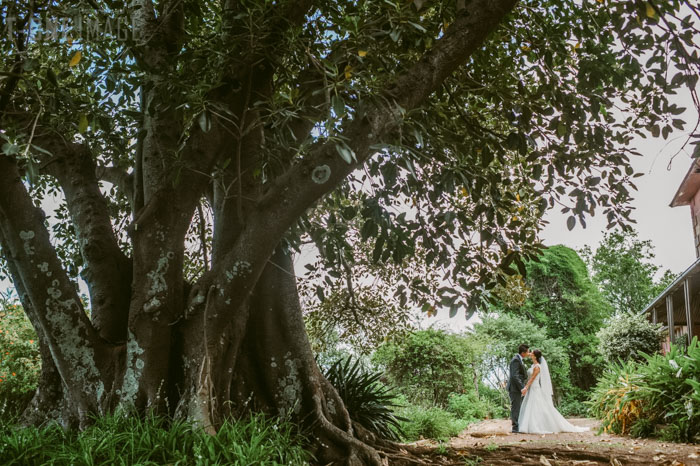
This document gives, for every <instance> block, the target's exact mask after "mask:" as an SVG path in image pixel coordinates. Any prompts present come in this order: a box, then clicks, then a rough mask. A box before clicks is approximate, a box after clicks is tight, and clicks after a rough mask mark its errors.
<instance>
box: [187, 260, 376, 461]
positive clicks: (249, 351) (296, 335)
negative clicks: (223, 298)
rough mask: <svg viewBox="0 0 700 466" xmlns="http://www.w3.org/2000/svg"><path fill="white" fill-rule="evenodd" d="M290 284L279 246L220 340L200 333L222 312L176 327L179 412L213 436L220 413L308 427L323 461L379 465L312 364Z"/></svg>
mask: <svg viewBox="0 0 700 466" xmlns="http://www.w3.org/2000/svg"><path fill="white" fill-rule="evenodd" d="M296 286H297V285H296V278H295V276H294V268H293V264H292V260H291V257H290V255H289V254H288V253H286V252H284V251H283V250H281V249H278V250H277V251H276V252H275V254H274V255H273V256H272V258H271V259H270V261H269V262H268V264H267V266H266V267H265V269H264V271H263V273H262V275H261V276H260V279H259V280H258V282H257V284H256V286H255V290H254V292H253V293H252V295H251V297H250V299H249V300H248V302H247V303H246V306H245V312H242V313H241V314H240V315H239V316H237V318H236V319H235V322H234V323H233V324H232V325H231V326H230V327H229V328H227V329H226V330H225V331H224V332H223V334H222V336H221V338H219V339H218V340H217V341H211V340H210V339H209V338H208V336H207V331H206V330H203V329H206V328H207V327H208V325H207V320H209V319H210V318H211V317H212V315H213V314H214V313H216V312H220V311H221V310H219V309H216V308H211V307H210V306H207V304H206V303H205V304H204V305H203V306H202V307H203V310H202V311H201V313H200V314H198V315H197V316H190V317H189V320H190V321H188V322H186V323H184V324H183V325H182V326H180V328H179V332H178V333H179V334H180V338H179V340H180V341H181V342H182V343H181V344H182V351H183V355H184V363H183V364H181V370H182V372H183V376H182V380H184V381H185V383H184V386H180V387H179V390H178V391H179V392H181V393H185V396H183V397H182V399H181V400H180V404H179V406H178V410H177V411H178V414H179V415H185V416H187V417H189V418H191V419H196V420H197V421H199V422H200V423H201V425H202V426H203V427H204V428H205V429H207V430H209V431H213V430H214V429H215V428H216V426H217V425H218V424H220V423H221V421H222V420H223V419H224V417H225V416H227V415H234V416H241V415H244V414H245V413H247V412H249V411H263V412H266V413H268V414H272V415H278V416H281V417H282V418H284V419H290V420H294V421H298V422H300V423H301V424H303V425H304V426H305V427H307V428H308V429H310V431H311V432H312V436H313V439H314V441H313V454H314V456H315V457H316V459H317V460H318V461H319V462H321V463H323V464H327V463H329V462H333V463H334V464H335V463H337V464H340V463H344V464H382V463H381V459H380V457H379V454H378V453H377V452H376V451H375V450H374V449H373V448H372V447H370V446H369V445H367V444H366V443H364V442H362V441H360V440H359V439H358V438H357V432H355V430H354V429H353V424H352V422H351V420H350V416H349V415H348V412H347V410H346V409H345V406H344V404H343V401H342V399H340V397H339V396H338V394H337V392H336V390H335V389H334V388H333V387H332V386H331V385H330V384H329V383H328V381H327V380H326V379H325V378H324V377H323V375H322V374H321V372H320V369H319V367H318V365H317V364H316V360H315V358H314V355H313V353H312V352H311V346H310V345H309V342H308V339H307V335H306V330H305V327H304V322H303V319H302V313H301V306H300V303H299V297H298V295H297V288H296ZM213 290H214V288H213V287H211V288H210V289H209V292H208V293H207V295H208V296H207V298H206V302H207V303H208V302H210V301H212V293H213ZM202 334H204V338H203V339H202V338H201V335H202Z"/></svg>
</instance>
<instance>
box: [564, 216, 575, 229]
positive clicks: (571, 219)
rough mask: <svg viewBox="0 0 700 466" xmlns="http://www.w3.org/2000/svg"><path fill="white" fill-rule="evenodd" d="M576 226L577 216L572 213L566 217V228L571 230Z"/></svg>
mask: <svg viewBox="0 0 700 466" xmlns="http://www.w3.org/2000/svg"><path fill="white" fill-rule="evenodd" d="M575 226H576V217H574V216H573V215H571V216H570V217H569V218H567V219H566V228H568V229H569V231H571V230H573V229H574V227H575Z"/></svg>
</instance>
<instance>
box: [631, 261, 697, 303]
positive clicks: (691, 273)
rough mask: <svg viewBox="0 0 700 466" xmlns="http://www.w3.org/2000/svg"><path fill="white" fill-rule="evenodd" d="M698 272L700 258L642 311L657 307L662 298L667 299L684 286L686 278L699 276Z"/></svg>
mask: <svg viewBox="0 0 700 466" xmlns="http://www.w3.org/2000/svg"><path fill="white" fill-rule="evenodd" d="M698 274H700V258H698V259H697V260H696V261H695V262H693V264H692V265H691V266H690V267H688V268H687V269H685V272H683V273H682V274H680V275H678V277H677V278H676V279H675V280H673V282H672V283H671V284H670V285H668V286H667V287H666V289H665V290H663V291H662V292H661V293H659V295H658V296H656V298H654V300H653V301H652V302H651V303H649V304H648V305H647V307H645V308H644V310H643V311H642V312H641V313H642V314H646V313H647V312H649V311H651V310H652V309H654V308H655V307H657V306H658V305H659V303H660V302H661V300H663V299H666V296H668V295H669V294H671V293H673V292H674V291H676V289H678V288H679V287H681V286H683V282H684V281H685V279H686V278H691V277H694V276H697V275H698Z"/></svg>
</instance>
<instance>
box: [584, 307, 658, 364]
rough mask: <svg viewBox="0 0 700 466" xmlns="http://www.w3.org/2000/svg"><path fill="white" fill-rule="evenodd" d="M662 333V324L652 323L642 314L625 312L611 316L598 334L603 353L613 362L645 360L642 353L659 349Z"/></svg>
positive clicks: (649, 352) (650, 352)
mask: <svg viewBox="0 0 700 466" xmlns="http://www.w3.org/2000/svg"><path fill="white" fill-rule="evenodd" d="M661 333H662V330H661V324H652V323H651V322H649V321H648V320H647V319H646V318H645V317H644V316H643V315H641V314H623V315H619V316H616V317H613V318H611V319H610V321H609V322H608V325H606V326H605V327H603V328H602V329H600V331H599V332H598V333H597V336H598V339H599V340H600V343H599V349H600V352H601V354H602V355H603V357H604V358H605V359H606V360H607V361H608V362H611V363H612V362H616V361H618V360H620V359H621V360H623V361H627V360H630V359H632V360H635V361H643V360H644V357H643V356H642V354H644V353H646V354H652V353H655V352H657V351H658V350H659V343H660V341H661Z"/></svg>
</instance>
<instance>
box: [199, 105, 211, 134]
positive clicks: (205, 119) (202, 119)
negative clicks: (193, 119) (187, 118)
mask: <svg viewBox="0 0 700 466" xmlns="http://www.w3.org/2000/svg"><path fill="white" fill-rule="evenodd" d="M197 122H198V123H199V127H200V128H201V130H202V131H203V132H205V133H208V132H209V131H210V130H211V118H209V113H208V112H207V111H206V110H205V111H203V112H202V113H201V114H200V115H199V118H198V119H197Z"/></svg>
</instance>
